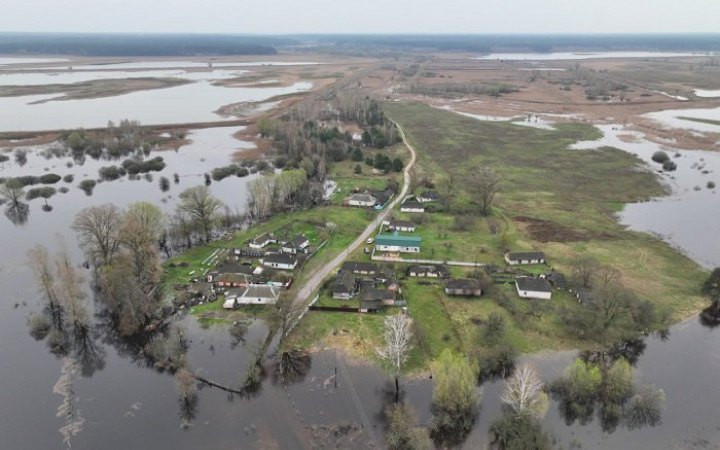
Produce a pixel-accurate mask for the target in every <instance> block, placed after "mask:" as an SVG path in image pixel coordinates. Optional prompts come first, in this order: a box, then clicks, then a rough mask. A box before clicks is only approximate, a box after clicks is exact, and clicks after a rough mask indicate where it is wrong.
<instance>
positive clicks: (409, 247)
mask: <svg viewBox="0 0 720 450" xmlns="http://www.w3.org/2000/svg"><path fill="white" fill-rule="evenodd" d="M421 241H422V239H421V238H420V237H419V236H404V235H401V234H398V233H394V234H380V235H378V237H377V238H375V250H377V251H380V252H399V253H420V243H421Z"/></svg>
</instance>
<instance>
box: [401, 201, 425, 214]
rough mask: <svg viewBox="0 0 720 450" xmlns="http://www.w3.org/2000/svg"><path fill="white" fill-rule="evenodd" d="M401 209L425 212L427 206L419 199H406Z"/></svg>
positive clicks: (409, 211)
mask: <svg viewBox="0 0 720 450" xmlns="http://www.w3.org/2000/svg"><path fill="white" fill-rule="evenodd" d="M400 211H401V212H408V213H423V212H425V207H424V206H423V204H422V203H420V202H418V201H414V200H406V201H405V202H404V203H403V204H402V205H400Z"/></svg>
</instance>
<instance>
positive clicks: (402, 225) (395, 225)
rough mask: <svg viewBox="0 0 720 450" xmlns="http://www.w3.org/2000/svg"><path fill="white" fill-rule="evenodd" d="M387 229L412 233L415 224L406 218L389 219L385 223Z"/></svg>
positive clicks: (415, 226)
mask: <svg viewBox="0 0 720 450" xmlns="http://www.w3.org/2000/svg"><path fill="white" fill-rule="evenodd" d="M386 225H387V229H388V231H402V232H408V233H414V232H415V230H416V229H417V225H415V224H414V223H412V222H410V221H408V220H394V219H393V220H389V221H387V223H386Z"/></svg>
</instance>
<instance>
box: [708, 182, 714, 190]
mask: <svg viewBox="0 0 720 450" xmlns="http://www.w3.org/2000/svg"><path fill="white" fill-rule="evenodd" d="M707 188H708V189H715V182H714V181H708V182H707Z"/></svg>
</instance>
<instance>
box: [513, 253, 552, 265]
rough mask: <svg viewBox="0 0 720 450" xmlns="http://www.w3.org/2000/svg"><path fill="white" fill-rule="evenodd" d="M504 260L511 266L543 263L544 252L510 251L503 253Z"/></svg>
mask: <svg viewBox="0 0 720 450" xmlns="http://www.w3.org/2000/svg"><path fill="white" fill-rule="evenodd" d="M505 261H506V262H507V263H508V264H510V265H511V266H516V265H522V264H545V253H543V252H510V253H506V254H505Z"/></svg>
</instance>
